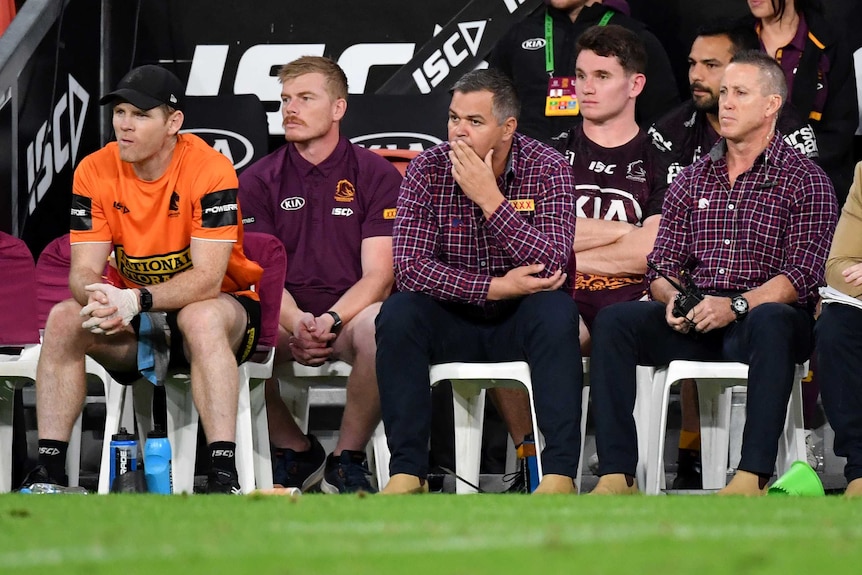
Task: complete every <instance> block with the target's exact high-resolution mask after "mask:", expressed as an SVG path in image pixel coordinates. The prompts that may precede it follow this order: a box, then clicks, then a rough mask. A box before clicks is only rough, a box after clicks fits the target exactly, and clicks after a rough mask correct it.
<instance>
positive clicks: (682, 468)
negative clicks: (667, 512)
mask: <svg viewBox="0 0 862 575" xmlns="http://www.w3.org/2000/svg"><path fill="white" fill-rule="evenodd" d="M671 489H678V490H690V489H703V475H702V474H701V463H700V451H695V450H692V449H680V450H679V456H678V459H677V470H676V477H674V478H673V483H672V484H671Z"/></svg>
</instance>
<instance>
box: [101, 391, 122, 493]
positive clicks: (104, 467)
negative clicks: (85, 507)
mask: <svg viewBox="0 0 862 575" xmlns="http://www.w3.org/2000/svg"><path fill="white" fill-rule="evenodd" d="M125 400H126V386H125V385H120V384H119V383H117V382H116V381H114V380H113V379H109V380H107V381H105V408H106V410H107V414H106V417H105V433H104V439H103V440H102V463H101V465H100V467H99V493H101V494H105V493H108V492H109V491H110V490H111V485H110V481H111V436H112V435H113V434H115V433H117V431H119V429H120V420H121V419H122V415H123V406H124V404H125V403H126V401H125Z"/></svg>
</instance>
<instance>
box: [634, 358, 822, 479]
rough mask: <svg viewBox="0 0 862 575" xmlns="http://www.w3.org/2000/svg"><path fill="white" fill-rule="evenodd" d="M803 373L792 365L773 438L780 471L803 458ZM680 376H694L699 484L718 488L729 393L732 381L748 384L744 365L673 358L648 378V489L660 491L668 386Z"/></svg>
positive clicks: (724, 457) (727, 425)
mask: <svg viewBox="0 0 862 575" xmlns="http://www.w3.org/2000/svg"><path fill="white" fill-rule="evenodd" d="M807 373H808V367H807V363H806V364H804V365H797V366H796V373H795V375H794V382H793V389H792V391H791V394H790V401H789V405H788V409H787V418H786V421H785V426H784V433H783V435H782V437H781V439H780V440H779V444H778V459H777V462H776V465H777V467H778V473H779V475H781V474H783V473H784V472H786V471H787V470H788V469H790V466H791V465H792V463H793V462H794V461H796V460H798V459H801V460H803V461H804V460H805V429H804V426H803V423H802V379H803V378H804V377H805V376H806V374H807ZM684 379H694V380H696V381H697V393H698V402H699V404H700V434H701V458H702V476H703V488H704V489H720V488H722V487H724V486H725V484H726V482H727V463H728V443H729V433H730V405H731V396H732V392H733V387H734V386H739V385H747V383H748V366H747V365H746V364H744V363H737V362H707V361H684V360H677V361H672V362H670V364H669V365H668V366H666V367H661V368H658V369H656V371H655V376H654V378H653V388H652V402H651V405H652V408H651V412H652V413H651V414H650V421H651V426H650V441H649V460H648V463H647V469H646V473H647V480H646V485H645V493H647V494H651V495H657V494H659V493H660V491H661V480H662V479H663V478H664V442H665V435H666V431H667V429H666V427H667V411H668V398H669V395H670V388H671V386H672V385H673V384H675V383H677V382H679V381H682V380H684Z"/></svg>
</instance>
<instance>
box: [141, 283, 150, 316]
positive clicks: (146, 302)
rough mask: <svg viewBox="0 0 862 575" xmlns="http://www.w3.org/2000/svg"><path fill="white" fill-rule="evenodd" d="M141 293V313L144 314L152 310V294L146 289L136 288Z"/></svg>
mask: <svg viewBox="0 0 862 575" xmlns="http://www.w3.org/2000/svg"><path fill="white" fill-rule="evenodd" d="M138 291H139V292H141V313H146V312H148V311H150V310H151V309H153V294H151V293H150V290H148V289H147V288H138Z"/></svg>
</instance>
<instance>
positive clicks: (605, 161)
mask: <svg viewBox="0 0 862 575" xmlns="http://www.w3.org/2000/svg"><path fill="white" fill-rule="evenodd" d="M559 149H560V151H561V152H563V154H564V155H565V156H566V160H568V162H569V164H570V165H571V166H572V173H573V175H574V179H575V198H576V204H575V206H576V215H577V217H579V218H602V219H605V220H616V221H623V222H628V223H631V224H641V223H643V221H644V220H645V219H647V218H648V217H649V216H652V215H655V214H660V213H661V206H662V201H663V200H664V193H665V190H667V176H666V174H667V169H668V165H667V164H668V162H669V160H668V155H667V154H664V153H662V152H661V151H660V150H659V149H658V148H657V147H656V146H655V145H654V144H653V143H652V139H651V138H650V137H649V136H647V134H646V132H644V131H643V130H639V131H638V134H637V135H636V136H635V137H634V138H632V139H631V140H630V141H629V142H628V143H626V144H623V145H622V146H618V147H616V148H604V147H602V146H599V145H598V144H596V143H594V142H592V141H591V140H590V139H589V138H587V136H586V135H585V134H584V130H583V127H582V126H581V125H578V126H575V127H574V128H572V129H571V130H570V131H569V135H568V138H567V139H566V140H565V141H564V142H563V143H562V144H561V145H560V148H559ZM646 289H647V284H646V282H645V280H644V277H643V276H634V277H607V276H596V275H587V274H581V273H577V274H576V275H575V301H577V302H578V310H579V311H580V312H581V316H582V317H583V318H584V321H585V322H586V323H587V325H588V326H590V325H591V324H592V320H593V319H594V318H595V315H596V314H597V313H598V311H599V310H600V309H601V308H603V307H605V306H606V305H610V304H612V303H616V302H620V301H630V300H636V299H640V298H641V297H642V296H643V295H644V294H645V293H646Z"/></svg>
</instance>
